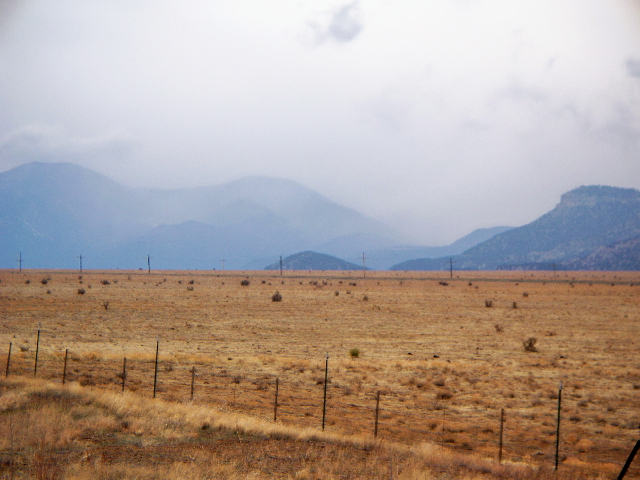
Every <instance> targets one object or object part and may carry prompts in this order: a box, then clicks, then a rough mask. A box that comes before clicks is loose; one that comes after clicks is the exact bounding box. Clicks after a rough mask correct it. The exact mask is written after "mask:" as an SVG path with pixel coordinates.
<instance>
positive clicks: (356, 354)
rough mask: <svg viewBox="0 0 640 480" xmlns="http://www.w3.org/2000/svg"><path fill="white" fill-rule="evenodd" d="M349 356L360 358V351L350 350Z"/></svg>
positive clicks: (356, 349) (357, 349)
mask: <svg viewBox="0 0 640 480" xmlns="http://www.w3.org/2000/svg"><path fill="white" fill-rule="evenodd" d="M349 356H350V357H351V358H358V357H359V356H360V349H359V348H352V349H351V350H349Z"/></svg>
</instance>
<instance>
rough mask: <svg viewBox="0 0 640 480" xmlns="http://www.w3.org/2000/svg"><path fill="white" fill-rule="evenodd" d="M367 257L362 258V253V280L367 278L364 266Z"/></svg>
mask: <svg viewBox="0 0 640 480" xmlns="http://www.w3.org/2000/svg"><path fill="white" fill-rule="evenodd" d="M368 259H369V257H365V256H364V252H363V253H362V278H364V277H366V276H367V267H366V265H365V260H368Z"/></svg>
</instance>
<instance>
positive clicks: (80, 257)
mask: <svg viewBox="0 0 640 480" xmlns="http://www.w3.org/2000/svg"><path fill="white" fill-rule="evenodd" d="M76 258H79V259H80V274H82V255H80V256H79V257H76Z"/></svg>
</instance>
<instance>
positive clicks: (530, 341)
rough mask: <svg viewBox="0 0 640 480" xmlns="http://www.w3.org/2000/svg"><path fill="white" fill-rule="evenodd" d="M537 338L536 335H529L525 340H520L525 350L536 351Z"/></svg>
mask: <svg viewBox="0 0 640 480" xmlns="http://www.w3.org/2000/svg"><path fill="white" fill-rule="evenodd" d="M537 341H538V339H537V338H536V337H529V338H527V339H526V340H525V341H523V342H522V345H523V346H524V351H525V352H537V351H538V348H537V347H536V342H537Z"/></svg>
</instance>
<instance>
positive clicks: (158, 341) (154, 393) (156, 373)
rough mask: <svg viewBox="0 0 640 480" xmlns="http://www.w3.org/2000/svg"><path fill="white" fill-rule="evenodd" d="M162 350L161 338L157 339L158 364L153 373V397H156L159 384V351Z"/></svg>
mask: <svg viewBox="0 0 640 480" xmlns="http://www.w3.org/2000/svg"><path fill="white" fill-rule="evenodd" d="M159 351H160V340H158V339H156V366H155V370H154V373H153V398H156V386H157V384H158V352H159Z"/></svg>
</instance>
